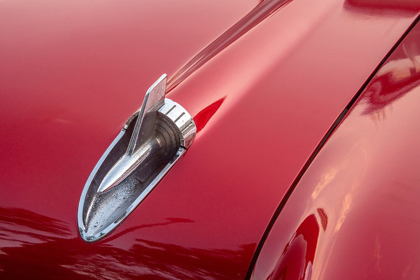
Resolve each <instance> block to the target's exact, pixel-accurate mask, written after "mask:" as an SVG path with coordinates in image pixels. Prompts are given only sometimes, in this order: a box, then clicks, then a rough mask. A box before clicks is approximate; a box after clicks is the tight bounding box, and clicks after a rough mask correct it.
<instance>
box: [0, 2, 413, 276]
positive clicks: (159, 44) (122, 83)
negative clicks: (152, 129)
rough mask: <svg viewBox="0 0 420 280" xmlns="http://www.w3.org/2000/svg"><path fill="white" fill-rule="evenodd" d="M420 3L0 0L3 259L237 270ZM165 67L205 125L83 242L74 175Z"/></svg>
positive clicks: (153, 272)
mask: <svg viewBox="0 0 420 280" xmlns="http://www.w3.org/2000/svg"><path fill="white" fill-rule="evenodd" d="M417 13H418V11H417V8H416V7H415V8H405V9H393V8H389V9H388V8H387V9H385V10H381V9H371V8H370V7H369V8H365V7H359V6H358V5H353V4H351V3H348V2H345V1H336V0H326V1H312V0H294V1H250V0H249V1H243V0H240V1H239V0H238V1H208V2H206V3H203V2H201V1H192V0H182V1H176V2H171V1H144V2H139V1H124V3H120V2H116V1H89V2H88V3H86V2H85V1H71V2H64V1H63V2H60V1H45V0H44V1H36V2H33V1H21V2H18V1H7V0H6V1H0V34H1V36H0V61H1V63H0V89H1V92H0V94H1V100H2V102H1V104H0V133H1V135H2V137H1V140H0V154H1V155H2V166H1V168H0V172H1V174H0V178H1V192H2V196H3V198H4V199H2V200H1V201H0V206H1V208H0V248H1V251H0V272H1V273H2V274H3V275H4V276H9V277H19V276H21V277H24V278H25V277H26V278H34V277H35V278H48V277H53V278H57V275H60V278H62V279H65V278H71V279H77V278H97V277H101V278H120V279H131V278H135V277H138V276H139V275H142V276H155V277H168V278H170V277H173V278H183V279H186V278H194V279H195V278H200V277H206V278H218V279H234V278H243V277H244V276H245V274H246V272H247V269H248V266H249V264H250V262H251V258H252V256H253V254H254V252H255V248H256V246H257V244H258V242H259V240H260V239H261V236H262V234H263V232H264V230H265V228H266V227H267V225H268V223H269V221H270V219H271V217H272V215H273V213H274V211H275V210H276V208H277V206H278V204H279V203H280V201H281V200H282V198H283V196H284V194H285V193H286V192H287V190H288V189H289V187H290V185H291V184H292V182H293V181H294V179H295V177H296V176H297V174H298V173H299V171H300V170H301V168H302V166H304V164H305V162H306V161H307V159H308V157H309V156H310V155H311V153H312V152H313V151H314V149H315V148H316V147H317V145H318V143H319V141H320V140H321V139H322V137H323V136H324V134H325V133H326V132H327V131H328V129H329V127H330V126H331V125H332V123H333V122H334V121H335V119H336V118H337V116H338V115H339V114H340V112H341V111H342V110H343V108H344V107H345V106H346V105H347V103H348V102H349V100H350V99H351V98H352V97H353V96H354V94H355V93H356V92H357V91H358V89H359V88H360V87H361V86H362V85H363V83H364V81H365V80H366V78H367V77H368V76H369V75H370V74H371V72H372V71H373V69H375V67H376V66H377V65H378V64H379V63H380V61H381V60H382V59H383V57H384V56H385V55H386V54H387V52H388V51H389V50H390V49H391V47H392V46H393V45H394V44H395V42H396V41H397V40H398V39H399V38H400V36H401V35H402V34H403V33H404V31H405V30H406V29H407V28H408V26H409V25H410V24H411V23H412V22H413V20H414V19H415V17H416V16H417ZM215 15H217V16H215ZM236 22H240V24H239V25H235V23H236ZM192 23H193V24H192ZM242 25H243V26H242ZM242 27H243V28H242ZM219 35H220V38H221V39H220V38H219V39H217V38H218V37H219ZM213 41H214V42H217V43H215V44H212V42H213ZM206 46H208V47H206ZM196 54H200V55H198V56H196ZM188 61H190V62H188ZM183 65H185V66H183ZM164 72H167V73H168V74H169V76H171V77H172V78H171V79H170V86H171V89H172V90H171V92H170V93H169V97H170V98H171V99H174V100H175V101H177V102H179V103H180V104H181V105H182V106H183V107H185V108H186V109H187V110H188V111H189V112H190V113H191V114H192V115H193V116H194V119H195V120H196V121H197V125H198V126H199V128H200V129H201V130H200V132H199V134H198V135H197V138H196V141H195V143H194V144H193V145H192V147H191V148H190V150H189V151H188V152H187V153H186V155H185V157H184V158H182V159H181V160H180V161H179V162H178V163H177V165H176V166H175V167H174V168H173V169H172V170H171V172H170V173H169V174H168V175H167V176H166V177H165V179H164V180H163V181H162V182H161V183H160V184H159V186H158V187H157V188H156V189H155V190H154V191H153V192H152V193H151V194H150V195H149V196H148V197H147V199H146V200H145V201H144V202H143V203H142V204H141V205H140V206H139V207H138V208H137V209H136V210H135V211H134V212H133V213H132V214H131V215H130V216H129V217H128V218H127V220H126V221H124V223H123V224H122V225H121V226H120V227H118V228H117V229H116V230H115V231H114V232H113V233H112V234H111V235H109V237H107V238H105V239H104V240H103V241H100V242H97V243H94V244H87V243H85V242H83V241H82V240H81V239H80V238H79V237H78V233H77V221H76V216H77V205H78V201H79V197H80V194H81V191H82V189H83V185H84V183H85V182H86V179H87V177H88V175H89V174H90V172H91V170H92V168H93V167H94V165H95V164H96V162H97V160H98V159H99V158H100V156H101V155H102V153H103V152H104V151H105V149H106V148H107V147H108V145H109V144H110V143H111V141H112V140H113V139H114V137H115V136H116V134H117V133H118V132H119V130H120V129H121V127H122V125H123V123H124V122H125V120H126V119H127V118H128V117H129V116H130V115H131V113H132V112H134V111H135V110H136V109H137V108H138V107H140V104H141V101H142V95H143V93H144V92H145V91H146V90H147V88H148V87H149V86H150V85H151V84H152V83H153V82H154V81H155V80H156V79H157V78H158V77H159V76H160V75H161V74H162V73H164ZM326 213H327V214H328V212H326ZM313 224H314V223H313V219H312V218H311V219H309V220H308V222H307V223H305V226H304V227H302V232H306V227H308V226H309V227H311V226H313ZM310 255H311V254H310ZM312 255H313V254H312ZM315 256H316V254H315ZM22 267H25V269H22ZM52 275H54V276H52Z"/></svg>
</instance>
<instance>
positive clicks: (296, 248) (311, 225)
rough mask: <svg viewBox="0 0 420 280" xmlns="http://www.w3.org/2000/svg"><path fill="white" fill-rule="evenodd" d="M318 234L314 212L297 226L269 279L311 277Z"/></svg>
mask: <svg viewBox="0 0 420 280" xmlns="http://www.w3.org/2000/svg"><path fill="white" fill-rule="evenodd" d="M318 236H319V225H318V221H317V220H316V217H315V215H314V214H312V215H310V216H308V217H307V218H306V219H305V220H304V221H303V222H302V223H301V224H300V226H299V227H298V229H297V230H296V233H295V234H294V235H293V237H292V238H291V240H290V241H289V243H288V244H287V245H286V248H285V249H284V251H283V254H282V256H281V258H280V261H279V262H278V264H277V267H276V269H275V270H274V271H273V273H272V275H271V276H270V277H269V279H273V280H274V279H311V275H312V265H313V262H314V258H315V250H316V245H317V242H318Z"/></svg>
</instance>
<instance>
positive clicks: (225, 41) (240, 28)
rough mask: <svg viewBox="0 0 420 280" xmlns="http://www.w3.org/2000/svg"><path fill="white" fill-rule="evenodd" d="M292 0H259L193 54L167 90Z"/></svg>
mask: <svg viewBox="0 0 420 280" xmlns="http://www.w3.org/2000/svg"><path fill="white" fill-rule="evenodd" d="M291 1H292V0H265V1H261V2H260V3H259V4H258V5H257V6H256V7H255V8H254V9H252V11H250V12H249V13H248V14H247V15H245V16H244V17H243V18H242V19H241V20H240V21H238V22H237V23H236V24H235V25H233V26H232V27H231V28H229V29H228V30H227V31H226V32H225V33H223V34H222V35H220V37H218V38H217V39H216V40H214V41H213V42H212V43H211V44H210V45H208V46H207V47H206V48H204V49H203V50H202V51H201V52H199V53H198V54H197V55H196V56H194V57H193V58H192V59H191V60H190V61H189V62H188V63H187V64H185V65H184V66H183V67H182V68H181V69H180V70H178V71H177V72H176V73H175V74H174V75H173V76H172V77H171V78H170V79H169V81H168V88H167V91H168V92H169V91H171V90H172V89H174V88H175V87H176V86H177V85H179V84H180V83H181V82H182V81H183V80H185V79H186V78H188V77H189V76H190V75H191V74H192V73H194V72H195V71H197V70H198V69H199V68H200V67H201V66H203V65H204V64H205V63H206V62H207V61H209V60H210V59H212V58H213V57H214V56H215V55H217V54H218V53H219V52H221V51H222V50H224V49H225V48H227V47H228V46H229V45H230V44H232V43H233V42H235V41H236V40H238V39H239V38H240V37H241V36H243V35H244V34H245V33H247V32H248V31H249V30H251V29H252V28H253V27H255V26H256V25H258V24H259V23H260V22H261V21H263V20H264V19H266V18H267V17H269V16H270V15H272V14H274V13H275V12H277V11H278V10H279V9H280V8H282V7H284V6H285V5H286V4H288V3H289V2H291Z"/></svg>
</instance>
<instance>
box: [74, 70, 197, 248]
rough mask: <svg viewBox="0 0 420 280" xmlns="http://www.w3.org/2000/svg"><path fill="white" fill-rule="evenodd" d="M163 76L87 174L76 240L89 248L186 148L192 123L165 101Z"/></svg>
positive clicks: (192, 133) (180, 109) (193, 129)
mask: <svg viewBox="0 0 420 280" xmlns="http://www.w3.org/2000/svg"><path fill="white" fill-rule="evenodd" d="M165 92H166V74H165V75H163V76H162V77H160V78H159V79H158V80H157V81H156V82H155V83H154V84H153V85H152V86H151V87H150V88H149V90H148V91H147V93H146V96H145V97H144V101H143V105H142V107H141V108H140V109H139V110H138V111H137V112H135V113H134V114H133V115H132V116H131V117H130V118H129V119H128V121H127V123H126V124H125V126H124V128H123V129H122V130H121V132H120V133H119V134H118V136H117V138H116V139H115V140H114V141H113V142H112V143H111V145H110V146H109V147H108V149H107V150H106V151H105V153H104V154H103V156H102V157H101V158H100V160H99V162H98V163H97V164H96V166H95V168H94V169H93V171H92V173H91V174H90V176H89V178H88V180H87V182H86V184H85V187H84V189H83V192H82V196H81V197H80V202H79V209H78V226H79V232H80V236H81V237H82V238H83V239H84V240H85V241H87V242H94V241H97V240H99V239H101V238H102V237H104V236H105V235H106V234H108V233H109V232H110V231H112V230H113V229H114V228H115V227H116V226H118V225H119V224H120V223H121V222H122V221H123V220H124V219H125V218H126V217H127V216H128V215H129V214H130V213H131V212H132V211H133V210H134V209H135V208H136V206H137V205H139V204H140V203H141V202H142V201H143V200H144V199H145V198H146V196H147V195H148V194H149V193H150V192H151V191H152V189H153V188H154V187H155V186H156V185H157V184H158V183H159V181H160V180H161V179H162V178H163V176H164V175H165V174H166V173H167V172H168V171H169V170H170V169H171V167H172V166H173V165H174V164H175V163H176V161H177V160H178V159H179V158H180V157H181V155H182V154H183V153H185V152H186V150H187V149H188V148H189V147H190V146H191V144H192V142H193V141H194V138H195V134H196V131H197V130H196V127H195V123H194V121H193V119H192V117H191V116H190V114H188V112H187V111H186V110H185V109H184V108H183V107H182V106H181V105H179V104H178V103H176V102H174V101H172V100H170V99H167V98H165Z"/></svg>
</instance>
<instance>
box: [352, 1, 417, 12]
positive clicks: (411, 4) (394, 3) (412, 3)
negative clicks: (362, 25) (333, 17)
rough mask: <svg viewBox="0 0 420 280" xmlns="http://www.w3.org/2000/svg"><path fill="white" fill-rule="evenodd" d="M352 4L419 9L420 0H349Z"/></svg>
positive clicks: (370, 6) (383, 7)
mask: <svg viewBox="0 0 420 280" xmlns="http://www.w3.org/2000/svg"><path fill="white" fill-rule="evenodd" d="M347 3H349V4H350V5H354V6H357V7H359V8H374V9H382V10H383V9H394V10H395V9H397V10H398V9H405V10H419V9H420V2H419V1H418V0H347Z"/></svg>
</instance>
